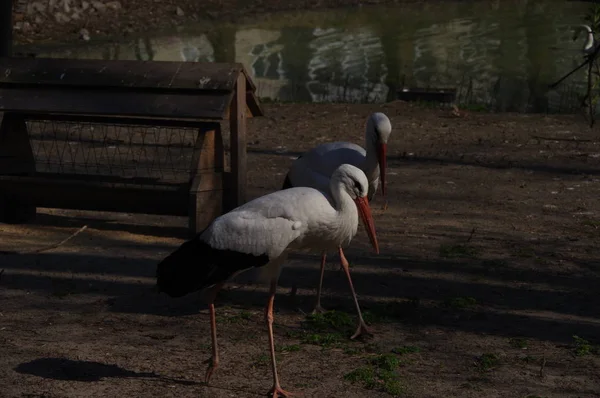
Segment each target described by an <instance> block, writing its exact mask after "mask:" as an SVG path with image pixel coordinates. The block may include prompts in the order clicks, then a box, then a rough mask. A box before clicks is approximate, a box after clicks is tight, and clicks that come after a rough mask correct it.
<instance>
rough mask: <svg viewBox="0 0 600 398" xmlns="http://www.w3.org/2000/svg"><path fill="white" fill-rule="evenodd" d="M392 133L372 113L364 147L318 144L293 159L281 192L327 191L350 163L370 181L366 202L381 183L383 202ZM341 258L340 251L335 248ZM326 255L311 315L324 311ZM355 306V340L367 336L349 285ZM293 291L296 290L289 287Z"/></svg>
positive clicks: (382, 119)
mask: <svg viewBox="0 0 600 398" xmlns="http://www.w3.org/2000/svg"><path fill="white" fill-rule="evenodd" d="M391 132H392V124H391V123H390V119H389V118H388V117H387V116H386V115H385V114H384V113H381V112H376V113H373V114H371V115H370V116H369V118H368V119H367V124H366V130H365V148H366V150H365V149H364V148H362V147H361V146H359V145H356V144H353V143H351V142H343V141H342V142H331V143H326V144H321V145H319V146H317V147H315V148H313V149H311V150H310V151H308V152H306V153H304V154H302V155H301V156H300V157H299V158H297V159H296V160H294V162H293V163H292V166H291V167H290V170H289V172H288V174H287V175H286V177H285V181H284V183H283V187H282V189H287V188H291V187H313V188H316V189H319V190H321V191H323V192H327V191H328V190H329V181H330V178H331V177H332V174H333V172H334V171H335V170H336V169H337V168H338V167H339V166H340V165H341V164H351V165H353V166H356V167H358V168H360V169H361V170H362V171H363V172H364V173H365V175H366V176H367V179H368V180H369V192H368V196H367V197H368V199H369V201H371V200H372V199H373V197H374V195H375V192H376V191H377V188H378V187H379V184H380V183H381V193H382V196H383V197H384V199H385V193H386V186H385V173H386V163H387V162H386V153H387V142H388V140H389V138H390V134H391ZM338 250H339V253H340V257H342V256H343V251H342V249H341V248H338ZM326 260H327V252H326V251H323V253H322V254H321V273H320V277H319V286H318V288H317V302H316V305H315V309H314V311H313V312H324V309H323V307H321V289H322V286H323V276H324V273H325V261H326ZM351 290H352V295H353V298H354V304H355V306H356V310H357V312H358V318H359V323H360V327H359V328H358V330H357V331H356V333H355V334H354V335H353V336H352V337H351V338H352V339H354V338H356V337H358V336H359V335H361V334H362V333H363V332H365V333H369V334H370V331H369V329H368V328H367V326H366V324H365V322H364V320H363V317H362V313H361V311H360V306H359V304H358V299H357V298H356V294H355V292H354V289H353V288H352V286H351ZM292 291H293V292H294V291H296V287H295V286H293V287H292Z"/></svg>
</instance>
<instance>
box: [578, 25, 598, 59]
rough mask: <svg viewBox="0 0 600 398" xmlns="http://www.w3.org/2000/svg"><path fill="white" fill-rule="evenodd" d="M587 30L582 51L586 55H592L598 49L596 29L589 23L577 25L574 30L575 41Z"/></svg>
mask: <svg viewBox="0 0 600 398" xmlns="http://www.w3.org/2000/svg"><path fill="white" fill-rule="evenodd" d="M581 32H585V34H586V36H585V41H584V42H583V48H582V49H581V51H582V52H583V53H584V54H585V55H590V54H592V53H593V52H594V51H595V50H596V41H595V39H594V31H593V30H592V28H591V27H590V26H589V25H577V26H576V27H575V29H574V31H573V41H575V40H577V39H578V38H579V34H580V33H581Z"/></svg>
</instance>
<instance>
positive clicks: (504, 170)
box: [0, 102, 600, 398]
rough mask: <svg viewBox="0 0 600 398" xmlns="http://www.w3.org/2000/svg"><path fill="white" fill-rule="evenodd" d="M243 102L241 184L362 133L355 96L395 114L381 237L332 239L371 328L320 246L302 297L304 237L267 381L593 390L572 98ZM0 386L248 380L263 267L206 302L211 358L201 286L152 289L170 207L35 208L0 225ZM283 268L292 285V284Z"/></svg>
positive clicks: (260, 384) (229, 392)
mask: <svg viewBox="0 0 600 398" xmlns="http://www.w3.org/2000/svg"><path fill="white" fill-rule="evenodd" d="M265 110H266V116H265V117H263V118H257V119H253V120H251V121H250V137H249V143H250V145H249V148H248V151H249V173H250V176H249V188H250V194H251V196H257V195H260V194H263V193H266V192H270V191H273V190H276V189H278V188H279V187H280V185H281V184H282V181H283V178H284V173H285V171H286V168H287V167H288V166H289V164H290V162H291V161H292V159H293V158H294V157H295V156H296V155H297V154H298V153H300V152H302V151H304V150H306V149H308V148H310V147H312V146H314V145H316V144H318V143H321V142H325V141H331V140H348V141H353V142H357V143H362V140H363V125H364V122H365V119H366V117H367V116H368V115H369V113H371V112H373V111H376V110H381V111H383V112H385V113H387V114H388V116H389V117H390V119H391V120H392V125H393V133H392V138H391V142H390V149H389V156H388V165H389V174H388V175H389V177H388V180H389V208H388V209H387V211H386V212H385V213H384V212H383V211H382V210H381V203H382V202H381V198H379V199H376V201H375V204H374V206H375V207H374V208H375V210H374V213H375V221H376V225H377V234H378V237H379V240H380V247H381V254H379V255H375V254H374V253H372V251H370V250H369V245H368V239H367V237H366V235H365V233H364V232H363V231H362V230H361V231H360V232H359V235H358V236H357V237H356V238H355V240H354V241H353V242H352V245H351V247H350V248H348V249H347V251H346V253H347V257H348V259H349V261H350V262H351V264H353V267H352V272H353V277H354V284H355V287H356V290H357V292H358V294H359V301H360V304H361V306H362V308H363V310H364V311H365V313H366V315H365V316H366V317H367V320H368V322H369V323H370V324H371V327H372V329H373V331H374V332H375V335H374V337H373V338H371V339H366V340H362V341H351V340H349V336H350V335H351V333H352V329H353V326H354V321H355V319H356V318H355V311H354V308H353V304H352V300H351V297H350V295H349V292H348V287H347V284H346V282H345V279H344V277H343V275H342V274H341V273H340V272H339V270H338V266H337V264H333V263H335V262H336V261H337V258H336V257H331V258H330V262H331V263H332V264H331V265H329V266H328V269H327V272H326V276H325V287H324V297H323V300H322V303H323V306H324V307H325V308H327V309H330V310H335V312H332V313H329V314H327V315H325V316H321V317H316V318H315V317H308V316H307V315H306V314H307V313H309V312H310V310H311V309H312V306H313V304H314V297H315V287H316V282H317V277H318V256H317V255H314V254H298V255H295V256H294V257H293V258H292V259H291V261H290V262H289V265H288V267H287V268H285V269H284V271H283V273H282V277H281V280H280V286H281V287H280V290H279V293H280V294H279V295H278V297H277V299H276V301H275V307H276V311H277V313H276V315H275V323H276V328H275V334H276V337H275V338H276V345H277V347H278V350H279V352H278V356H279V361H280V362H279V367H280V369H279V371H280V377H281V381H282V385H283V387H284V388H286V389H288V390H291V391H295V392H302V393H303V394H304V396H306V397H387V396H391V395H392V394H397V395H400V396H404V397H415V398H417V397H419V398H425V397H486V398H492V397H530V398H533V397H561V398H565V397H598V396H600V356H599V355H600V351H599V348H598V347H599V346H600V338H599V336H600V299H599V296H598V286H599V285H598V283H599V278H600V261H599V252H598V250H599V249H598V247H599V243H600V229H599V228H600V203H599V201H598V197H599V196H600V176H599V175H600V145H599V144H600V139H598V133H599V131H598V130H597V129H594V130H590V129H589V128H588V127H587V126H586V124H585V121H584V120H583V119H582V117H581V116H546V115H517V114H484V113H476V112H471V113H469V114H468V115H467V116H466V117H452V116H451V114H450V112H449V111H447V110H440V109H432V108H423V107H418V106H410V105H407V104H405V103H402V102H394V103H388V104H384V105H324V104H311V105H277V104H271V105H266V106H265ZM82 225H89V228H88V230H86V231H84V232H83V233H82V234H80V235H78V236H77V237H75V238H74V239H73V240H72V241H70V242H69V243H67V244H65V245H63V246H60V247H59V248H57V249H55V250H52V251H47V252H44V253H40V254H35V255H33V254H23V255H0V261H1V264H2V265H1V266H0V269H4V273H3V274H2V275H1V277H0V278H1V279H0V303H1V307H0V347H2V349H1V355H0V380H1V382H0V385H1V388H0V396H1V397H147V396H150V395H153V396H159V397H191V396H195V397H198V396H199V397H234V396H235V397H254V396H261V395H264V394H266V392H267V391H268V389H269V388H270V386H271V378H270V369H269V362H268V355H267V354H268V351H267V334H266V329H265V325H264V322H263V306H264V304H265V301H266V291H265V288H264V286H261V285H249V284H242V283H240V282H239V281H238V282H236V283H231V284H230V285H228V286H227V288H226V289H225V290H224V291H223V292H222V293H221V294H220V295H219V298H218V301H217V314H218V321H217V322H218V333H219V346H220V349H221V365H220V368H219V369H218V370H217V371H216V373H215V375H214V377H213V380H212V382H211V385H210V386H208V387H207V386H205V385H203V383H202V381H203V375H204V369H205V364H203V361H204V360H205V359H207V358H208V357H209V354H210V335H209V319H208V314H207V311H206V309H205V306H204V304H203V302H202V299H201V296H200V295H198V294H194V295H190V296H187V297H183V298H180V299H171V298H169V297H167V296H165V295H158V294H157V293H156V292H155V291H154V290H153V289H154V288H153V286H154V278H153V275H154V272H155V267H156V264H157V262H158V261H160V260H161V259H162V258H163V257H164V256H165V255H167V254H168V253H169V252H170V251H171V250H173V249H174V248H175V247H176V246H177V245H179V244H180V243H181V242H182V237H183V236H184V235H185V229H184V226H185V220H184V219H181V218H170V217H150V216H147V217H143V216H139V215H130V214H107V213H105V214H99V213H90V212H69V211H59V210H52V209H40V210H39V214H38V220H37V222H36V223H35V224H31V225H3V224H0V250H21V251H22V250H27V249H34V248H37V247H40V246H44V245H46V244H48V243H51V242H55V241H60V240H61V239H63V238H64V237H66V236H68V235H69V234H71V233H72V232H73V231H75V230H76V229H77V228H79V227H81V226H82ZM294 282H296V283H297V284H298V293H297V295H296V297H295V298H293V297H291V296H290V295H289V292H290V287H291V285H292V284H293V283H294Z"/></svg>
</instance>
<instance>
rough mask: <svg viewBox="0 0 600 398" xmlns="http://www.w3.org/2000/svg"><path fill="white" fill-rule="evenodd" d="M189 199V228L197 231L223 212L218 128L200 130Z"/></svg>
mask: <svg viewBox="0 0 600 398" xmlns="http://www.w3.org/2000/svg"><path fill="white" fill-rule="evenodd" d="M194 154H195V158H194V160H193V161H192V168H193V170H192V173H193V176H192V179H191V181H192V183H191V186H190V200H189V231H190V233H192V234H196V233H199V232H200V231H202V230H203V229H204V228H206V227H207V226H208V225H209V224H210V223H211V222H212V221H213V220H214V219H215V218H216V217H218V216H219V215H221V214H222V212H223V189H224V186H223V168H224V156H223V138H222V136H221V128H220V126H217V127H216V128H215V129H212V130H203V129H201V130H199V131H198V137H197V139H196V144H195V150H194Z"/></svg>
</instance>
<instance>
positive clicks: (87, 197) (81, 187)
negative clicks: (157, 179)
mask: <svg viewBox="0 0 600 398" xmlns="http://www.w3.org/2000/svg"><path fill="white" fill-rule="evenodd" d="M82 178H84V177H83V176H82ZM188 192H189V183H188V184H179V185H134V184H119V183H107V182H98V181H87V180H83V179H79V180H72V179H69V180H67V179H56V178H51V177H43V176H39V177H38V176H36V177H26V176H0V193H2V194H4V195H7V194H8V195H10V196H11V197H12V198H16V199H23V200H27V201H28V202H29V203H33V204H35V205H37V206H39V207H50V208H59V209H76V210H95V211H114V212H127V213H146V214H161V215H174V216H187V215H188Z"/></svg>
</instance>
